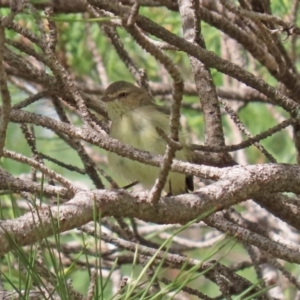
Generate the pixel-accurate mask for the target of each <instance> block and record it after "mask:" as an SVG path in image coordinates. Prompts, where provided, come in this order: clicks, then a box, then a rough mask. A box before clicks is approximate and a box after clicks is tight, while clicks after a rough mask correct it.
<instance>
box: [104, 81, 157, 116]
mask: <svg viewBox="0 0 300 300" xmlns="http://www.w3.org/2000/svg"><path fill="white" fill-rule="evenodd" d="M101 100H102V101H103V102H104V103H105V106H106V109H107V113H108V115H109V117H110V119H111V120H112V121H114V120H115V119H116V118H120V117H121V116H122V115H123V114H126V113H128V112H130V111H132V110H134V109H136V108H138V107H141V106H144V105H151V103H152V100H151V98H150V96H149V95H148V93H147V92H146V91H145V90H143V89H141V88H139V87H137V86H135V85H133V84H131V83H129V82H126V81H117V82H114V83H112V84H111V85H109V86H108V87H107V89H106V90H105V92H104V95H103V97H102V99H101Z"/></svg>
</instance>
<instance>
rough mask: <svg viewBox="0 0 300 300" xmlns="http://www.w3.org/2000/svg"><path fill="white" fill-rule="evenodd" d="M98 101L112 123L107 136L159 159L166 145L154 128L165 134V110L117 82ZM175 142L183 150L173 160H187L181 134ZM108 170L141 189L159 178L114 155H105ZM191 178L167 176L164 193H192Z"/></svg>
mask: <svg viewBox="0 0 300 300" xmlns="http://www.w3.org/2000/svg"><path fill="white" fill-rule="evenodd" d="M102 101H103V102H104V103H105V106H106V109H107V113H108V116H109V118H110V120H111V121H112V123H111V127H110V136H111V137H112V138H114V139H117V140H119V141H121V142H123V143H124V144H128V145H131V146H133V147H135V148H137V149H141V150H146V151H149V152H151V153H153V154H160V155H163V154H164V153H165V149H166V141H165V140H164V139H163V138H162V137H161V136H160V135H159V133H158V132H157V129H156V128H160V129H162V130H163V131H164V132H165V133H166V134H169V131H170V128H169V114H168V113H167V110H166V109H165V108H163V107H161V106H159V105H156V104H155V103H154V101H153V99H152V98H151V97H150V96H149V94H148V93H147V92H146V91H145V90H144V89H142V88H139V87H137V86H135V85H133V84H131V83H129V82H125V81H117V82H114V83H112V84H111V85H109V86H108V88H107V89H106V90H105V92H104V96H103V98H102ZM179 141H180V143H181V145H182V146H183V148H182V149H181V150H180V151H177V152H176V159H178V160H182V161H188V160H189V150H188V149H187V148H186V146H185V143H184V139H183V136H182V133H181V132H180V134H179ZM107 158H108V162H109V166H110V167H111V169H112V170H113V171H114V172H115V173H116V174H120V175H121V176H122V177H123V178H124V179H125V180H126V181H128V182H133V181H138V182H140V183H141V184H142V185H143V187H144V188H146V189H151V187H152V186H153V185H154V183H155V180H156V178H157V177H158V175H159V168H158V167H154V166H150V165H146V164H142V163H140V162H137V161H133V160H130V159H128V158H125V157H121V156H118V155H117V154H115V153H112V152H109V153H108V156H107ZM193 188H194V187H193V178H192V176H186V175H184V174H180V173H175V172H170V173H169V176H168V179H167V182H166V184H165V187H164V190H165V191H166V192H167V193H168V195H178V194H183V193H186V192H188V190H191V191H192V190H193Z"/></svg>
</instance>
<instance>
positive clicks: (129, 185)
mask: <svg viewBox="0 0 300 300" xmlns="http://www.w3.org/2000/svg"><path fill="white" fill-rule="evenodd" d="M138 183H139V182H138V181H134V182H132V183H129V184H127V185H125V186H123V187H122V189H123V190H128V189H130V188H131V187H133V186H135V185H137V184H138Z"/></svg>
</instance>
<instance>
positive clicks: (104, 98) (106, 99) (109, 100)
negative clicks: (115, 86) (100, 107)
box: [101, 96, 113, 103]
mask: <svg viewBox="0 0 300 300" xmlns="http://www.w3.org/2000/svg"><path fill="white" fill-rule="evenodd" d="M101 101H102V102H105V103H106V102H111V101H113V99H111V98H110V97H108V96H103V97H102V98H101Z"/></svg>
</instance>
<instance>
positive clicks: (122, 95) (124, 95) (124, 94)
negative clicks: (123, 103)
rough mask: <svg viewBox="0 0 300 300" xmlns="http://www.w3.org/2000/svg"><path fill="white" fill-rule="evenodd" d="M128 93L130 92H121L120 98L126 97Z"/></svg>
mask: <svg viewBox="0 0 300 300" xmlns="http://www.w3.org/2000/svg"><path fill="white" fill-rule="evenodd" d="M127 95H128V93H125V92H122V93H120V94H119V98H125V97H126V96H127Z"/></svg>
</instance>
